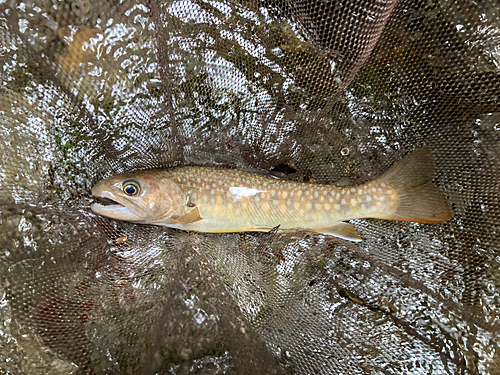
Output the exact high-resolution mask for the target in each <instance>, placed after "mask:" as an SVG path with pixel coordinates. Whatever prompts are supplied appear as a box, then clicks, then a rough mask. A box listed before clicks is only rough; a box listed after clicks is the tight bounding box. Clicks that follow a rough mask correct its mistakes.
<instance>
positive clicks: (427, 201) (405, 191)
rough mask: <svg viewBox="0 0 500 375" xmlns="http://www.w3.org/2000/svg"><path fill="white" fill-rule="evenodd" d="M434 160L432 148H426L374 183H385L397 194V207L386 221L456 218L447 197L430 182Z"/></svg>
mask: <svg viewBox="0 0 500 375" xmlns="http://www.w3.org/2000/svg"><path fill="white" fill-rule="evenodd" d="M434 170H435V169H434V159H433V156H432V149H431V147H430V146H424V147H421V148H419V149H417V150H416V151H414V152H412V153H411V154H409V155H407V156H405V157H404V158H403V159H402V160H400V161H399V162H397V163H396V164H394V165H393V166H392V167H391V168H390V169H389V170H388V171H386V172H385V173H383V174H382V175H381V176H379V177H377V178H376V179H375V180H374V181H373V182H372V183H382V182H384V183H386V184H387V185H390V186H391V187H392V188H394V189H395V190H396V191H397V194H398V205H397V208H396V210H395V211H394V212H393V213H392V214H390V215H388V216H384V217H382V216H380V217H377V218H380V219H385V220H400V221H411V222H417V223H426V224H435V223H442V222H445V221H448V220H450V219H452V218H453V211H452V209H451V206H450V203H449V202H448V199H447V198H446V195H445V194H444V193H443V191H442V190H441V189H439V188H438V187H437V186H436V185H434V184H433V183H432V182H431V181H432V180H433V178H434Z"/></svg>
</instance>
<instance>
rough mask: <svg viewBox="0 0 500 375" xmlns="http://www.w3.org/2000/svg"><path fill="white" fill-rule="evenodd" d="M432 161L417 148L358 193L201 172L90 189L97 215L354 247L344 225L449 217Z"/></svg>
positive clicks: (116, 180)
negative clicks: (280, 233)
mask: <svg viewBox="0 0 500 375" xmlns="http://www.w3.org/2000/svg"><path fill="white" fill-rule="evenodd" d="M433 178H434V160H433V157H432V151H431V148H430V147H422V148H420V149H418V150H416V151H414V152H413V153H411V154H409V155H407V156H406V157H405V158H403V159H402V160H400V161H399V162H397V163H396V164H394V165H393V166H392V167H391V168H390V169H389V170H388V171H386V172H385V173H382V174H381V175H379V176H377V177H376V178H375V179H374V180H372V181H370V182H368V183H366V184H363V185H358V186H337V185H321V184H313V183H300V182H293V181H287V180H281V179H277V178H274V177H272V176H266V175H262V174H260V173H251V172H246V171H240V170H231V169H216V168H207V167H176V168H169V169H161V170H159V169H157V170H144V171H137V172H132V173H126V174H122V175H117V176H114V177H110V178H107V179H105V180H103V181H101V182H99V183H98V184H97V185H96V186H94V188H93V189H92V194H93V195H94V197H97V199H98V200H99V201H100V203H94V204H92V205H91V209H92V210H93V211H94V212H95V213H97V214H99V215H102V216H105V217H108V218H112V219H116V220H126V221H132V222H135V223H142V224H154V225H162V226H167V227H171V228H178V229H183V230H189V231H197V232H208V233H228V232H247V231H269V230H271V229H272V228H275V227H278V226H279V228H280V229H295V228H303V229H312V230H314V231H316V232H319V233H322V234H326V235H333V236H337V237H341V238H344V239H348V240H351V241H360V240H361V238H360V237H359V236H358V234H357V233H356V231H355V229H354V226H353V225H352V224H351V223H346V222H345V221H346V220H352V219H360V218H376V219H384V220H401V221H411V222H418V223H427V224H433V223H441V222H444V221H447V220H449V219H451V218H452V217H453V212H452V210H451V207H450V204H449V203H448V200H447V198H446V196H445V195H444V193H443V192H442V191H441V190H440V189H439V188H438V187H437V186H436V185H434V184H433V183H432V182H431V181H432V179H433Z"/></svg>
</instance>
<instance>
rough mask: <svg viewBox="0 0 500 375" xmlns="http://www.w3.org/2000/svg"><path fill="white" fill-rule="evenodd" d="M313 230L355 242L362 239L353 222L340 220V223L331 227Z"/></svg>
mask: <svg viewBox="0 0 500 375" xmlns="http://www.w3.org/2000/svg"><path fill="white" fill-rule="evenodd" d="M312 230H314V231H316V232H318V233H322V234H326V235H329V236H335V237H340V238H343V239H344V240H349V241H354V242H360V241H361V237H360V236H359V235H358V234H357V233H356V228H355V227H354V225H353V224H351V223H344V222H340V223H338V224H335V225H332V226H329V227H316V228H312Z"/></svg>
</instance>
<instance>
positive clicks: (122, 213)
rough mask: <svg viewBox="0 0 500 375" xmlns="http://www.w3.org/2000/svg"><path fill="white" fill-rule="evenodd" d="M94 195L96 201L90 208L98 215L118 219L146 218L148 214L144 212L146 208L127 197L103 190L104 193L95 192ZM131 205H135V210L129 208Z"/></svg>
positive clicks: (138, 219)
mask: <svg viewBox="0 0 500 375" xmlns="http://www.w3.org/2000/svg"><path fill="white" fill-rule="evenodd" d="M92 197H93V201H94V203H93V204H91V205H90V209H91V210H92V211H93V212H94V213H96V214H98V215H101V216H104V217H108V218H110V219H116V220H126V221H142V220H144V216H145V214H146V213H145V212H142V211H144V210H143V209H141V208H140V207H138V206H137V204H136V203H135V202H129V201H128V200H127V199H126V198H125V199H124V198H121V197H116V196H114V195H113V194H109V193H106V192H103V193H102V195H101V194H99V193H93V194H92ZM127 206H128V207H127ZM130 206H134V208H135V209H134V211H132V210H131V209H130V208H129V207H130ZM137 211H139V212H137Z"/></svg>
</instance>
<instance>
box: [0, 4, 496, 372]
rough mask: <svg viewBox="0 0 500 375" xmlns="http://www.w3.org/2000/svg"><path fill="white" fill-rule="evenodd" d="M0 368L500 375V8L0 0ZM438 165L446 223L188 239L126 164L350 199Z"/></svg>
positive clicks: (363, 224)
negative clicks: (116, 180)
mask: <svg viewBox="0 0 500 375" xmlns="http://www.w3.org/2000/svg"><path fill="white" fill-rule="evenodd" d="M0 66H1V69H0V82H1V84H0V213H1V216H0V373H7V374H70V373H72V374H256V373H261V374H273V373H274V374H368V373H369V374H423V373H425V374H498V373H500V353H499V350H500V346H499V345H500V339H499V330H500V321H499V319H500V317H499V314H498V309H499V305H500V289H499V288H500V270H499V269H500V267H499V263H500V251H499V243H500V241H499V231H500V227H499V226H500V224H499V223H500V202H499V192H500V177H499V176H500V173H499V172H500V171H499V166H500V151H499V150H500V5H499V3H498V2H493V1H486V0H484V1H475V2H473V1H466V0H460V1H448V0H422V1H392V0H386V1H384V0H364V1H355V0H342V1H340V0H339V1H320V0H318V1H288V0H263V1H230V0H227V1H223V0H221V1H208V0H207V1H201V0H200V1H197V0H182V1H171V0H169V1H162V0H149V1H147V0H146V1H144V2H141V1H135V0H131V1H129V0H124V1H120V0H108V1H105V0H59V1H57V0H30V1H16V0H12V1H10V0H1V1H0ZM424 145H428V146H431V147H432V151H433V155H434V159H435V163H436V178H435V180H434V182H435V183H436V184H437V185H438V186H439V188H440V189H442V190H443V191H444V192H445V194H446V195H447V197H448V198H449V200H450V203H451V205H452V208H453V211H454V214H455V217H454V219H453V220H451V221H449V222H447V223H444V224H438V225H425V224H416V223H402V222H387V221H381V220H375V219H364V220H356V221H354V224H355V226H356V229H357V232H358V233H359V234H360V236H361V237H362V239H363V241H362V242H360V243H356V244H354V243H351V242H347V241H344V240H342V239H337V238H333V237H329V236H322V235H319V234H315V233H310V232H307V231H292V232H285V231H271V232H269V233H236V234H199V233H198V234H197V233H191V232H186V231H181V230H174V229H168V228H160V227H153V226H145V225H137V224H132V223H126V222H119V221H113V220H110V219H106V218H103V217H100V216H97V215H95V214H93V213H92V212H91V210H90V209H89V203H90V199H91V194H90V190H91V188H92V186H94V185H95V184H96V183H97V182H98V181H100V180H102V179H103V178H107V177H110V176H113V175H115V174H118V173H124V172H129V171H133V170H138V169H150V168H164V167H174V166H186V165H195V166H211V167H224V168H251V169H254V170H255V169H256V170H262V171H273V173H275V174H276V173H279V174H280V176H281V178H285V179H290V180H294V181H309V182H310V183H316V182H317V183H333V182H339V183H340V182H345V181H347V182H348V183H352V184H360V183H364V182H366V181H369V180H371V179H373V178H374V177H375V176H376V175H377V174H379V173H381V172H383V171H385V170H387V168H388V167H390V166H391V165H392V164H393V163H394V162H396V161H398V160H400V159H402V157H403V156H404V155H406V154H408V153H409V152H411V151H413V150H415V149H417V148H419V147H421V146H424Z"/></svg>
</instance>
